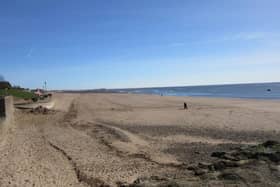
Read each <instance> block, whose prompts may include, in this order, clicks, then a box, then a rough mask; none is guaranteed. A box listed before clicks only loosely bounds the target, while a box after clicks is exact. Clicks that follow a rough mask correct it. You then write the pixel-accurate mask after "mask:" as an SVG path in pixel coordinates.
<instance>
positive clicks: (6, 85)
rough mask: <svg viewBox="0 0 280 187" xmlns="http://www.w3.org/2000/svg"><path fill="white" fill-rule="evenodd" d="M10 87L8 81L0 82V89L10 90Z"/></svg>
mask: <svg viewBox="0 0 280 187" xmlns="http://www.w3.org/2000/svg"><path fill="white" fill-rule="evenodd" d="M11 87H12V85H11V84H10V83H9V82H8V81H0V89H6V88H7V89H10V88H11Z"/></svg>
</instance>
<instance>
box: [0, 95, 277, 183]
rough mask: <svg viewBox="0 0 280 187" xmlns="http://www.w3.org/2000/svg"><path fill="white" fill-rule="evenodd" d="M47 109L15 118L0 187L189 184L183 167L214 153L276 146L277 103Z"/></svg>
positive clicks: (62, 102)
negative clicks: (140, 181) (142, 180)
mask: <svg viewBox="0 0 280 187" xmlns="http://www.w3.org/2000/svg"><path fill="white" fill-rule="evenodd" d="M183 102H187V103H188V106H189V110H183ZM52 104H54V106H53V109H54V110H55V111H56V112H55V113H51V114H49V115H43V114H37V115H35V114H31V113H28V112H26V111H21V110H16V112H15V124H13V128H11V129H10V130H9V131H8V132H7V133H6V134H5V135H3V136H5V138H4V139H5V142H1V144H0V145H1V146H0V168H1V170H0V186H100V185H101V184H107V185H110V186H117V185H118V184H119V183H132V182H133V181H135V180H136V179H137V178H139V177H145V176H146V177H149V176H152V175H157V176H179V177H180V176H181V177H190V178H193V177H194V176H193V174H192V173H191V172H190V171H187V170H185V169H183V168H184V167H183V166H185V165H189V164H194V163H199V162H206V161H207V162H208V161H209V162H210V161H212V160H213V159H214V158H212V157H211V156H210V155H211V153H212V152H214V151H226V150H230V149H232V148H234V147H236V146H239V145H251V144H256V143H261V142H264V141H266V140H271V139H272V140H277V141H280V117H279V116H280V101H273V100H245V99H214V98H193V97H168V96H152V95H133V94H63V93H59V94H58V93H57V94H54V96H53V100H52ZM1 139H3V137H2V138H1Z"/></svg>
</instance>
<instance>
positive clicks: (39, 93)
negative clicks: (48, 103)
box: [34, 89, 44, 97]
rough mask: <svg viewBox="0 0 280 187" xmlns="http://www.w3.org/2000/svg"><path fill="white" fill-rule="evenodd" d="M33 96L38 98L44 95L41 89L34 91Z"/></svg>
mask: <svg viewBox="0 0 280 187" xmlns="http://www.w3.org/2000/svg"><path fill="white" fill-rule="evenodd" d="M34 94H35V95H37V96H39V97H40V96H42V95H44V91H43V90H42V89H36V90H35V92H34Z"/></svg>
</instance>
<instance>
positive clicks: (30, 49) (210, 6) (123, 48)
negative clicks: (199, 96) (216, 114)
mask: <svg viewBox="0 0 280 187" xmlns="http://www.w3.org/2000/svg"><path fill="white" fill-rule="evenodd" d="M0 2H1V5H0V74H2V75H4V76H5V78H6V79H7V80H9V81H11V82H12V83H13V84H16V85H21V86H24V87H31V88H36V87H41V86H42V84H43V82H44V81H45V80H46V81H47V82H48V86H49V88H51V89H88V88H122V87H149V86H176V85H201V84H221V83H241V82H244V83H245V82H274V81H280V58H279V57H280V21H279V20H280V11H279V7H280V1H279V0H228V1H224V0H211V1H210V0H80V1H78V0H1V1H0Z"/></svg>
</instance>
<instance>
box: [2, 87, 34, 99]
mask: <svg viewBox="0 0 280 187" xmlns="http://www.w3.org/2000/svg"><path fill="white" fill-rule="evenodd" d="M5 95H11V96H14V97H17V98H21V99H32V98H34V97H36V96H35V94H34V93H31V92H27V91H24V90H21V89H14V88H11V89H8V90H4V89H0V96H5Z"/></svg>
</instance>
